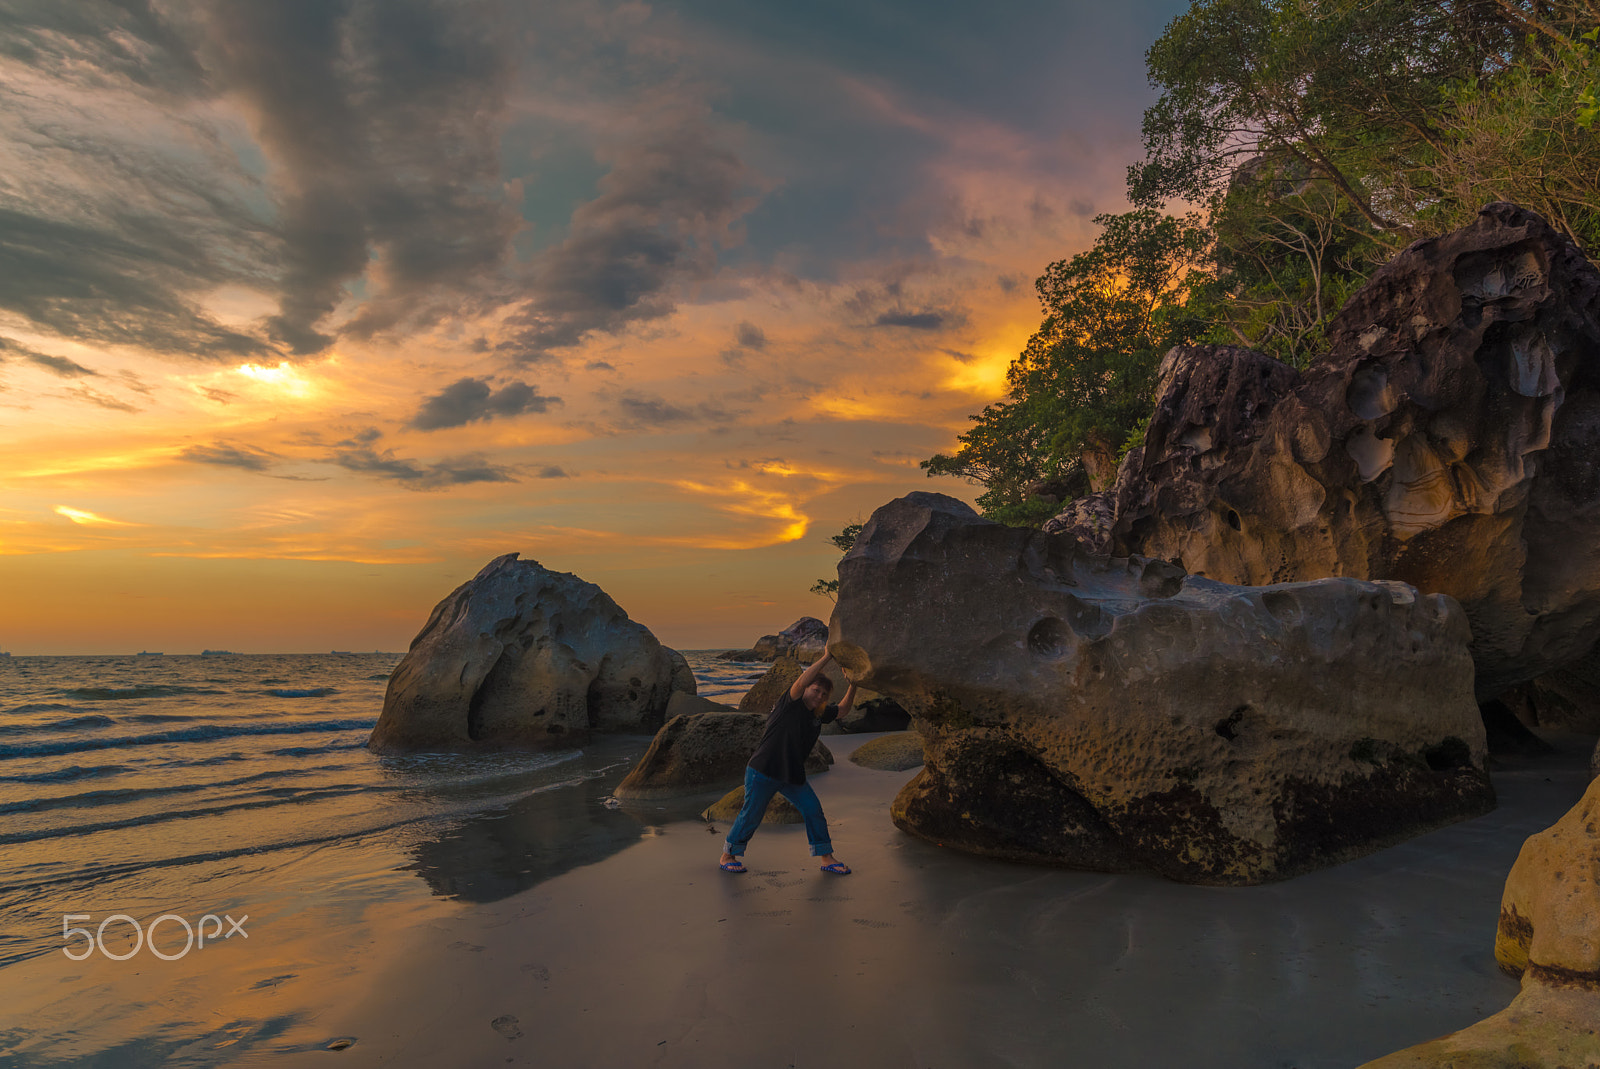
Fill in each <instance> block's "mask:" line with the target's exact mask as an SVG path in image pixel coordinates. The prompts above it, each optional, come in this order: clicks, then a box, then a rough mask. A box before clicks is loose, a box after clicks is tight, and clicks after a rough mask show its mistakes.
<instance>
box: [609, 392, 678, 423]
mask: <svg viewBox="0 0 1600 1069" xmlns="http://www.w3.org/2000/svg"><path fill="white" fill-rule="evenodd" d="M617 407H618V408H620V409H621V410H622V414H623V416H624V417H626V418H627V420H628V421H629V422H631V423H643V424H647V425H650V426H660V425H661V424H663V423H681V422H683V421H684V420H691V419H694V413H693V412H691V411H690V410H689V409H687V408H682V407H680V406H678V405H673V404H668V403H667V402H666V401H665V400H664V399H662V398H660V397H639V396H637V395H635V394H624V395H623V396H622V397H620V398H618V399H617Z"/></svg>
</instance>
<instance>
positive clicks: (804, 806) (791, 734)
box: [720, 653, 856, 876]
mask: <svg viewBox="0 0 1600 1069" xmlns="http://www.w3.org/2000/svg"><path fill="white" fill-rule="evenodd" d="M832 660H833V656H832V655H831V654H828V653H824V654H823V655H822V656H821V657H819V658H818V659H817V660H815V661H813V662H812V663H811V664H810V665H809V666H807V668H806V670H805V671H803V672H801V673H800V678H798V679H796V680H795V681H794V683H793V684H791V685H790V687H789V689H788V690H787V691H786V692H784V693H783V694H781V695H779V696H778V701H777V704H775V705H774V706H773V707H772V712H770V713H768V714H767V727H766V730H765V731H763V732H762V733H761V741H760V742H759V743H757V744H756V752H755V753H754V754H753V755H752V756H751V758H750V764H749V765H747V766H746V767H745V770H744V806H743V808H741V809H740V810H739V815H738V817H737V818H735V819H734V822H733V827H732V828H730V829H729V830H728V841H727V842H726V843H724V844H723V847H722V861H721V862H720V864H721V865H722V869H723V871H724V872H744V871H745V867H744V862H743V861H741V860H740V857H741V856H742V855H743V854H744V848H745V847H746V846H747V845H748V844H749V842H750V837H751V836H752V835H754V834H755V832H756V828H758V827H760V825H761V818H762V817H763V816H765V815H766V812H767V805H768V804H769V803H770V802H771V801H772V796H773V795H774V794H781V795H783V796H784V797H785V798H787V799H789V801H791V802H793V803H794V807H795V808H796V809H798V810H800V815H801V816H802V817H803V818H805V822H806V839H807V840H808V841H809V842H810V844H811V856H812V857H819V858H821V859H822V862H823V864H822V871H823V872H828V873H833V874H834V875H836V876H848V875H849V874H850V866H848V865H846V864H845V863H844V862H843V861H840V860H839V859H838V858H836V857H834V856H833V843H832V842H831V841H830V840H829V838H828V821H827V820H826V819H825V818H824V817H823V815H822V803H821V802H819V801H818V800H817V792H816V791H814V790H812V789H811V784H809V783H807V782H806V755H807V754H809V753H810V752H811V748H812V747H813V746H815V745H816V744H817V736H819V735H821V734H822V725H823V724H827V723H830V722H831V721H833V720H836V719H838V718H839V717H841V716H844V715H845V714H846V713H848V712H849V711H850V706H851V705H852V704H853V703H854V702H855V698H856V685H855V684H854V683H851V684H850V685H849V686H848V687H847V688H845V692H844V698H843V699H842V700H841V701H840V702H839V704H838V705H829V704H828V696H829V695H830V694H832V693H833V680H831V679H829V678H828V677H827V676H825V675H823V674H822V673H823V669H825V668H826V667H827V666H828V663H829V662H830V661H832Z"/></svg>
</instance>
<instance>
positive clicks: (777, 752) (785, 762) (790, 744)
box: [750, 691, 839, 784]
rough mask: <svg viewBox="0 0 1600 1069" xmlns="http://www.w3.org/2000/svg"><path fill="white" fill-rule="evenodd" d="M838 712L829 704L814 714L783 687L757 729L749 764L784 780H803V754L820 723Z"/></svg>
mask: <svg viewBox="0 0 1600 1069" xmlns="http://www.w3.org/2000/svg"><path fill="white" fill-rule="evenodd" d="M838 716H839V707H838V706H837V705H830V706H828V707H827V708H825V709H823V711H822V715H820V716H817V715H815V714H813V713H812V712H811V710H810V709H807V708H806V703H805V702H804V701H802V700H801V699H799V698H791V697H789V692H788V691H784V692H783V694H782V695H781V696H780V697H779V698H778V703H777V704H776V705H774V706H773V707H772V712H770V713H768V714H767V729H766V730H765V731H763V732H762V733H761V741H760V742H758V743H757V744H756V752H755V753H754V754H753V755H752V756H751V758H750V767H751V768H753V769H755V770H756V771H757V772H759V773H761V774H762V775H763V776H771V777H772V778H773V779H775V780H781V781H782V782H784V783H793V784H800V783H804V782H805V781H806V757H807V755H809V754H810V753H811V748H812V747H813V746H815V745H816V744H817V736H819V735H821V734H822V725H823V724H826V723H828V722H830V721H832V720H835V719H837V718H838Z"/></svg>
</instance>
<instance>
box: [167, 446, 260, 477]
mask: <svg viewBox="0 0 1600 1069" xmlns="http://www.w3.org/2000/svg"><path fill="white" fill-rule="evenodd" d="M178 456H179V457H181V458H182V459H184V460H189V461H193V462H194V463H196V464H216V465H219V466H221V467H224V468H243V469H244V470H245V471H266V470H267V469H268V468H270V467H272V463H273V461H274V460H275V459H276V456H275V454H273V453H268V452H266V451H265V450H262V449H256V448H254V447H252V446H248V445H247V446H242V447H241V446H235V445H227V444H225V443H222V442H214V443H212V444H211V445H191V446H189V447H188V448H187V449H185V450H183V451H182V452H181V453H179V454H178Z"/></svg>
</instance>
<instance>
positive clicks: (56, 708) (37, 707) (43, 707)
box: [6, 702, 77, 716]
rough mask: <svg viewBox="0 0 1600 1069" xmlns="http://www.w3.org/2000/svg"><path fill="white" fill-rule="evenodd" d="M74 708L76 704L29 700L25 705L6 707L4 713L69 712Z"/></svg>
mask: <svg viewBox="0 0 1600 1069" xmlns="http://www.w3.org/2000/svg"><path fill="white" fill-rule="evenodd" d="M76 708H77V706H76V705H62V704H61V703H60V702H30V703H29V704H27V705H19V706H17V707H16V708H15V709H7V710H6V715H7V716H13V715H20V714H22V713H70V712H72V711H73V710H74V709H76Z"/></svg>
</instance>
